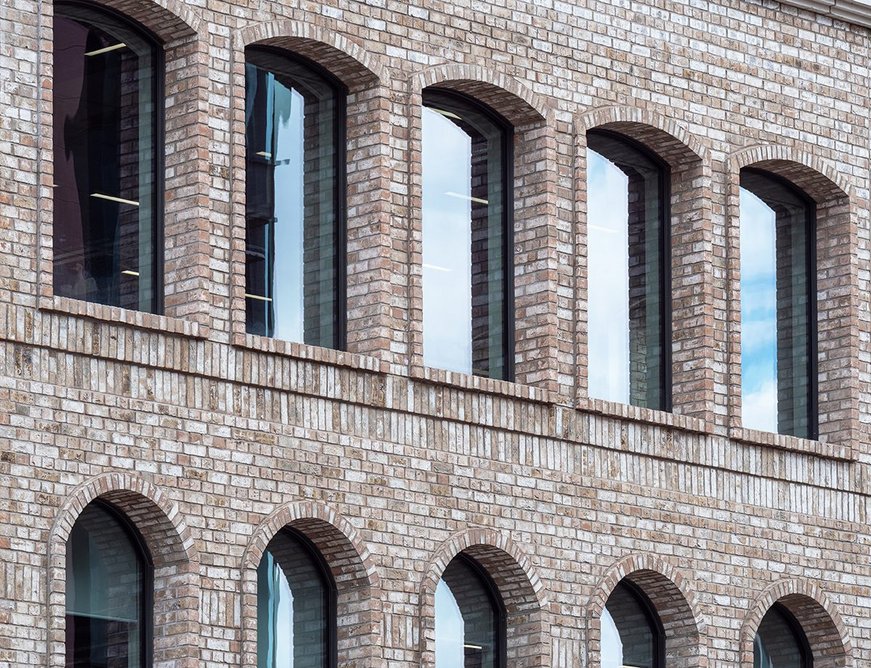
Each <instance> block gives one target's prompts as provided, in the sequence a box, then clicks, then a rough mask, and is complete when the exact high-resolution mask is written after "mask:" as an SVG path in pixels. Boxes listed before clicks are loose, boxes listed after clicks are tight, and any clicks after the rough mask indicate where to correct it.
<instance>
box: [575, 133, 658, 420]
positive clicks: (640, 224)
mask: <svg viewBox="0 0 871 668" xmlns="http://www.w3.org/2000/svg"><path fill="white" fill-rule="evenodd" d="M587 145H588V150H587V169H588V172H587V174H588V176H587V202H588V210H587V244H588V245H587V267H588V281H587V285H588V308H589V311H588V320H587V322H588V345H589V354H588V360H589V362H588V374H589V395H590V396H591V397H595V398H598V399H605V400H608V401H615V402H620V403H624V404H632V405H634V406H644V407H647V408H653V409H658V410H670V409H671V387H670V385H671V320H670V318H671V303H670V296H669V295H670V291H669V285H670V280H671V278H670V269H669V257H670V251H669V243H668V235H669V223H668V221H669V213H668V211H669V208H668V203H669V195H668V168H667V166H666V165H664V164H663V163H662V162H661V161H660V160H659V159H658V158H656V157H655V156H654V155H652V154H651V153H650V152H649V151H647V150H646V149H644V148H643V147H642V146H640V145H638V144H636V143H635V142H633V141H630V140H628V139H627V138H625V137H621V136H619V135H616V134H613V133H610V132H603V131H600V130H596V131H593V132H590V133H588V135H587Z"/></svg>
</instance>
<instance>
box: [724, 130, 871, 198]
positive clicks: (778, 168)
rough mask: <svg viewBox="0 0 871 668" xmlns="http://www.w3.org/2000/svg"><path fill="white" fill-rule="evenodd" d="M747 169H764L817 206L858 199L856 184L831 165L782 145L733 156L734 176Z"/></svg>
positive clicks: (750, 149) (797, 149)
mask: <svg viewBox="0 0 871 668" xmlns="http://www.w3.org/2000/svg"><path fill="white" fill-rule="evenodd" d="M744 167H755V168H758V169H764V170H766V171H769V172H771V173H773V174H776V175H778V176H780V177H782V178H785V179H786V180H788V181H789V182H791V183H792V184H794V185H795V186H796V187H797V188H799V189H800V190H802V191H803V192H804V193H806V194H807V195H808V197H810V198H812V199H813V200H815V201H816V202H817V203H823V202H827V201H832V200H837V199H841V198H844V197H846V198H848V199H849V200H850V201H851V202H853V201H854V199H855V192H856V189H855V187H854V185H853V183H852V182H851V181H850V180H849V179H848V178H847V177H846V176H845V175H844V174H843V173H842V172H840V171H838V169H837V168H836V167H835V166H834V165H833V164H831V163H830V162H829V161H827V160H824V159H823V158H820V157H818V156H817V155H815V154H813V153H812V152H810V151H808V150H803V149H801V148H796V147H793V146H787V145H780V144H760V145H756V146H748V147H747V148H743V149H740V150H738V151H735V152H734V153H732V154H731V155H730V156H729V168H730V172H731V173H733V174H737V173H738V172H740V171H741V169H743V168H744Z"/></svg>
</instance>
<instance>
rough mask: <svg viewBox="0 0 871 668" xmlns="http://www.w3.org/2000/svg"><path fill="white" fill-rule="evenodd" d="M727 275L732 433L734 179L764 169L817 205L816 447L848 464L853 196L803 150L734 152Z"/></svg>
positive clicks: (854, 340) (855, 413)
mask: <svg viewBox="0 0 871 668" xmlns="http://www.w3.org/2000/svg"><path fill="white" fill-rule="evenodd" d="M728 167H729V171H728V178H729V182H728V192H727V212H728V218H727V227H726V235H727V263H728V264H727V267H728V272H729V274H728V275H729V299H730V304H729V320H730V321H731V322H734V323H736V326H735V327H732V331H731V332H730V334H729V344H728V350H729V374H728V375H729V384H730V386H731V388H730V391H729V392H728V396H729V413H730V426H731V427H732V428H735V429H740V428H743V422H742V419H741V412H742V407H741V373H740V368H741V362H740V325H739V323H740V319H741V318H740V313H741V310H740V309H741V306H740V280H741V270H740V174H741V170H742V169H743V168H746V167H752V168H757V169H762V170H765V171H767V172H770V173H772V174H774V175H776V176H778V177H780V178H783V179H785V180H786V181H788V182H790V183H791V184H793V185H794V186H795V187H796V188H798V189H799V190H801V191H802V192H803V193H805V194H806V195H807V196H808V197H810V198H811V199H812V200H813V201H814V202H815V203H816V278H817V322H816V326H817V336H818V349H819V357H818V360H817V362H818V376H817V379H818V391H817V396H818V402H819V409H818V415H819V436H818V439H817V440H818V441H820V442H822V443H825V444H827V445H826V446H824V447H826V452H830V451H831V450H830V449H831V448H832V447H836V448H838V449H837V450H836V451H835V452H836V453H837V454H838V455H839V456H846V457H848V458H849V457H851V456H852V451H851V445H850V444H851V443H855V442H858V441H859V439H860V436H859V433H860V429H861V427H860V425H859V399H858V397H859V395H860V383H859V374H858V369H857V368H856V367H855V364H854V363H853V360H855V359H856V358H857V357H858V355H859V334H858V331H857V330H856V328H855V325H854V323H855V322H857V321H861V318H859V310H860V296H859V288H858V285H859V278H858V277H859V256H858V247H859V231H858V230H859V209H858V203H857V202H858V198H857V196H856V189H855V187H854V185H853V183H852V182H851V181H850V179H849V178H848V177H847V176H845V175H844V174H842V173H841V172H840V171H838V169H837V168H836V166H835V165H834V164H832V163H830V162H829V161H827V160H824V159H822V158H820V157H819V156H818V155H816V154H815V153H814V152H813V150H812V148H811V147H809V146H807V145H802V144H795V145H780V144H764V145H757V146H749V147H747V148H743V149H740V150H738V151H735V152H734V153H733V154H732V155H731V156H730V157H729V159H728ZM761 437H762V439H763V440H764V439H767V442H771V443H784V444H787V445H789V443H790V441H789V437H783V436H779V435H774V434H772V435H767V434H766V435H762V436H761Z"/></svg>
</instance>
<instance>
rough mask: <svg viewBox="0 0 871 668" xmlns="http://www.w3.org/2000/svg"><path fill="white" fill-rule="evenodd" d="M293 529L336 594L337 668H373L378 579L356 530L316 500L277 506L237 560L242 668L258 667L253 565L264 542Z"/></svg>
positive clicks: (377, 658) (378, 631) (376, 657)
mask: <svg viewBox="0 0 871 668" xmlns="http://www.w3.org/2000/svg"><path fill="white" fill-rule="evenodd" d="M284 527H292V528H293V529H296V530H297V531H299V532H300V533H302V534H304V535H305V536H306V537H307V538H308V539H309V540H311V542H312V543H313V544H314V545H315V547H316V548H317V549H318V551H319V552H320V553H321V555H322V556H323V558H324V560H325V561H326V563H327V566H328V567H329V569H330V573H331V575H332V577H333V581H334V582H335V585H336V590H337V618H338V619H337V625H338V634H337V641H338V651H339V664H340V665H355V666H357V665H359V666H376V665H378V662H379V661H381V660H382V659H383V657H381V648H380V646H381V642H380V639H381V635H382V629H381V627H382V612H381V593H380V592H381V579H380V576H379V575H378V572H377V570H376V567H375V563H374V560H373V559H372V555H371V554H370V552H369V549H368V548H367V547H366V545H365V543H364V541H363V539H362V537H361V536H360V533H359V531H357V529H356V528H354V526H353V525H352V524H351V523H350V522H349V521H348V520H347V519H345V518H344V517H343V516H341V515H340V514H339V513H337V512H336V511H335V510H334V509H332V508H330V507H328V506H326V505H324V504H321V503H318V502H316V501H298V502H291V503H288V504H286V505H283V506H281V507H280V508H278V509H277V510H275V511H274V512H273V513H272V514H271V515H270V516H269V517H267V518H266V519H265V520H264V521H263V522H262V523H261V524H260V525H259V526H258V527H257V529H256V530H255V531H254V534H253V535H252V536H251V540H250V541H249V543H248V547H247V548H246V549H245V553H244V555H243V557H242V666H256V665H257V566H258V565H259V564H260V560H261V558H262V557H263V553H264V551H265V550H266V547H267V546H268V545H269V541H271V540H272V538H273V537H274V536H275V535H276V534H277V533H278V532H279V531H281V529H283V528H284Z"/></svg>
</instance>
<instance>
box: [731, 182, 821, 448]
mask: <svg viewBox="0 0 871 668" xmlns="http://www.w3.org/2000/svg"><path fill="white" fill-rule="evenodd" d="M813 228H814V224H813V205H812V204H811V203H809V202H808V201H807V200H805V199H804V198H803V197H801V196H800V195H799V194H798V193H797V192H796V191H795V190H794V189H792V188H791V187H789V186H787V185H785V184H784V183H783V182H781V181H779V180H777V179H775V178H772V177H770V176H768V175H766V174H763V173H759V172H755V171H751V170H743V171H742V172H741V400H742V420H743V424H744V426H746V427H751V428H754V429H763V430H765V431H775V432H779V433H781V434H791V435H793V436H800V437H805V438H813V437H815V435H816V415H815V411H816V409H815V402H814V397H813V392H814V390H813V374H814V373H815V372H814V365H813V364H812V360H813V348H814V346H813V339H814V329H813V328H814V327H815V322H814V319H813V317H812V313H813V306H814V304H813V300H814V299H815V287H814V273H813V268H812V266H811V248H812V245H813V244H814V232H813Z"/></svg>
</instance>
